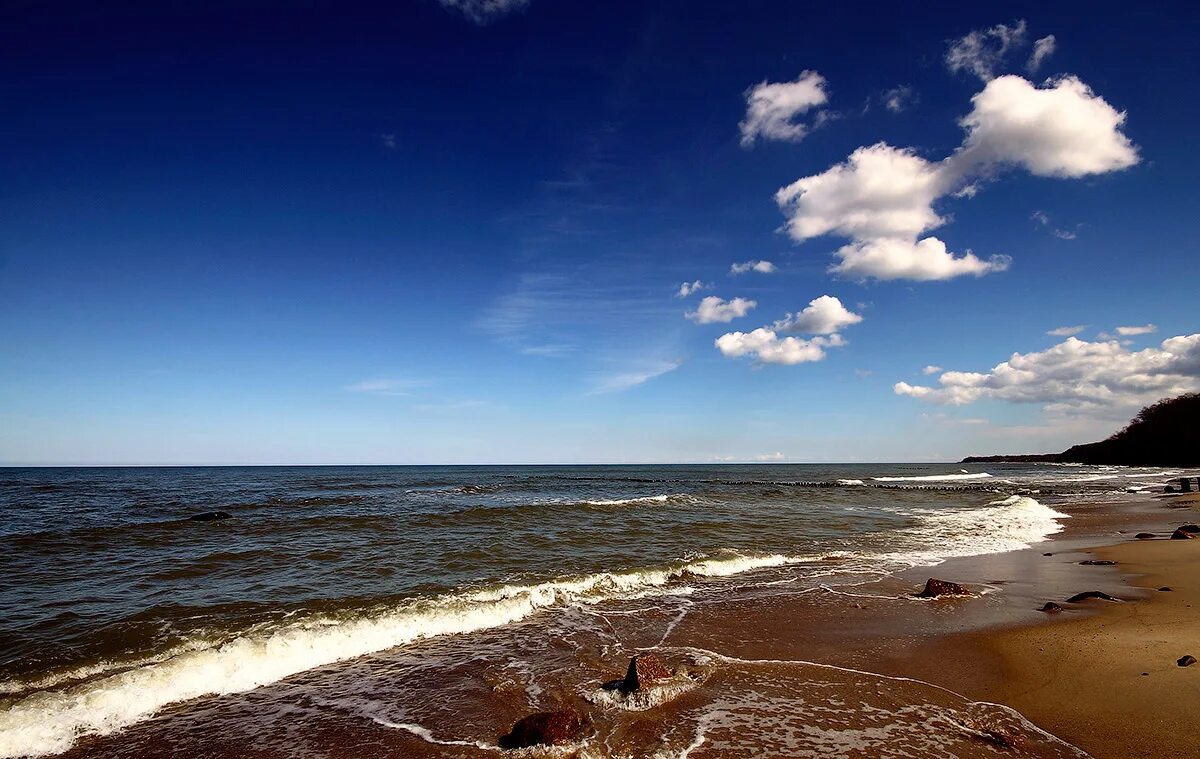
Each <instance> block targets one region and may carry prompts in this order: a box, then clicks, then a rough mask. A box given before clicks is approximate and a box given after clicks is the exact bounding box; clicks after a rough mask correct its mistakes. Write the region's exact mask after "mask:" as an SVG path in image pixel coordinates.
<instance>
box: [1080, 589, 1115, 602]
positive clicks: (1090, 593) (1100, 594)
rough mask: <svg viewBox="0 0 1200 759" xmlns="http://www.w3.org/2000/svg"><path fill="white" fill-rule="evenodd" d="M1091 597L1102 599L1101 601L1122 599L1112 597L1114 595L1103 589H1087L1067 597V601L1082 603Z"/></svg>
mask: <svg viewBox="0 0 1200 759" xmlns="http://www.w3.org/2000/svg"><path fill="white" fill-rule="evenodd" d="M1090 598H1098V599H1100V600H1101V601H1117V600H1120V599H1117V598H1113V597H1112V596H1110V595H1109V594H1107V593H1105V592H1104V591H1103V590H1085V591H1084V592H1082V593H1076V594H1075V595H1073V596H1071V597H1070V598H1068V599H1067V603H1069V604H1077V603H1080V602H1081V601H1087V600H1088V599H1090Z"/></svg>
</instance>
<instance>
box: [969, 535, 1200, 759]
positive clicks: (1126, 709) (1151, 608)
mask: <svg viewBox="0 0 1200 759" xmlns="http://www.w3.org/2000/svg"><path fill="white" fill-rule="evenodd" d="M1094 553H1095V555H1096V557H1097V558H1099V559H1108V560H1114V561H1118V562H1120V567H1121V569H1122V570H1123V571H1124V572H1126V573H1133V575H1134V576H1131V577H1129V579H1128V580H1127V584H1128V585H1129V586H1130V588H1131V589H1135V588H1136V589H1144V590H1145V591H1146V592H1147V593H1150V594H1151V595H1150V597H1148V598H1146V599H1145V600H1139V601H1134V602H1124V603H1111V602H1105V601H1089V602H1087V603H1088V604H1090V605H1099V606H1101V607H1102V610H1101V611H1100V613H1098V614H1095V615H1091V616H1083V617H1080V616H1078V615H1072V616H1071V617H1070V618H1067V619H1063V620H1062V621H1058V620H1056V621H1055V622H1054V623H1052V624H1047V625H1035V626H1026V627H1021V628H1017V629H1012V630H1003V631H1000V632H994V633H980V634H975V635H973V636H971V637H972V638H973V639H974V642H975V643H976V644H977V645H978V646H979V647H980V649H981V650H982V651H983V652H986V653H988V654H991V655H993V656H995V657H996V658H997V659H998V662H999V672H998V676H997V677H994V678H991V679H990V682H989V681H986V680H985V681H984V682H983V683H981V685H980V687H978V688H977V689H975V691H974V692H973V693H972V694H971V695H972V696H974V697H977V698H984V699H987V700H991V701H999V702H1001V703H1005V704H1008V705H1009V706H1012V707H1013V708H1015V709H1017V710H1018V711H1020V712H1021V713H1022V714H1024V715H1025V716H1026V717H1028V718H1030V719H1031V720H1033V721H1034V722H1035V723H1037V724H1038V725H1040V726H1041V727H1043V728H1045V729H1047V730H1049V731H1050V732H1052V733H1054V734H1055V735H1057V736H1059V737H1060V738H1063V739H1064V740H1066V741H1069V742H1070V743H1073V744H1074V745H1076V746H1079V747H1080V748H1083V749H1084V750H1086V751H1088V752H1089V753H1091V754H1092V755H1093V756H1095V757H1098V758H1102V757H1143V756H1144V757H1168V756H1170V757H1174V756H1179V757H1183V756H1190V757H1194V756H1197V755H1200V738H1198V737H1197V735H1196V733H1195V732H1194V728H1195V726H1196V724H1197V717H1196V709H1197V705H1200V665H1192V666H1191V667H1180V666H1178V665H1177V664H1176V660H1177V659H1179V658H1180V657H1182V656H1184V655H1187V654H1191V655H1194V656H1197V657H1200V540H1152V541H1136V542H1133V541H1130V542H1125V543H1122V544H1120V545H1116V546H1112V547H1108V548H1103V549H1098V550H1096V551H1095V552H1094ZM1164 586H1168V587H1170V588H1171V589H1172V590H1171V591H1170V592H1159V591H1157V590H1156V589H1157V588H1160V587H1164ZM1082 589H1083V588H1081V590H1082Z"/></svg>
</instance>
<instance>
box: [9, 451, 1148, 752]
mask: <svg viewBox="0 0 1200 759" xmlns="http://www.w3.org/2000/svg"><path fill="white" fill-rule="evenodd" d="M1171 474H1172V473H1171V472H1165V471H1161V470H1143V469H1113V468H1099V467H1050V466H1021V465H998V464H989V465H966V466H962V467H960V466H959V465H927V464H920V465H918V464H895V465H886V464H862V465H763V466H749V465H744V466H734V465H722V466H570V467H567V466H563V467H530V466H513V467H202V468H87V469H0V514H2V520H0V577H3V578H4V582H3V584H2V585H0V757H4V756H19V755H25V754H33V755H38V754H46V753H55V752H61V751H64V750H66V749H68V748H70V747H71V746H72V745H74V744H75V743H76V742H77V741H78V740H79V739H80V738H81V737H82V738H86V737H87V736H89V735H96V734H109V733H113V732H114V731H121V730H124V729H127V728H129V727H131V726H134V725H139V724H141V723H143V722H145V721H147V720H151V719H152V718H154V716H155V715H156V714H159V713H160V712H162V711H163V710H168V709H179V708H181V707H180V706H179V705H180V704H188V703H205V704H210V705H211V704H217V703H220V702H221V699H222V694H233V693H246V692H252V691H254V690H256V689H258V688H263V687H265V686H269V685H271V684H273V683H279V682H281V681H287V680H288V679H289V678H296V677H298V676H302V675H303V674H304V673H307V672H309V671H315V670H318V669H320V668H329V667H338V666H348V664H346V663H354V662H361V661H363V657H367V658H370V657H372V656H376V655H379V654H380V652H389V651H391V652H395V651H397V650H401V651H402V650H403V649H404V648H405V647H406V646H412V645H414V644H415V643H416V642H424V643H425V644H426V645H434V644H438V645H441V644H442V643H444V644H445V645H459V643H461V641H464V640H471V636H472V635H477V634H479V633H480V631H484V630H493V629H496V628H500V627H503V626H506V625H526V626H528V625H534V626H535V629H536V626H537V625H539V624H543V622H544V623H545V624H546V625H549V624H550V623H551V620H554V619H557V618H559V617H561V616H562V615H564V614H567V613H570V612H571V610H572V609H587V608H591V607H593V606H595V605H597V604H610V605H611V604H620V603H622V602H633V601H637V600H644V599H646V598H651V597H652V598H656V599H660V601H656V603H658V604H659V606H660V607H662V608H665V606H664V605H666V606H669V605H670V604H671V603H672V601H671V599H684V598H686V599H688V601H687V603H688V604H693V603H697V602H702V601H703V599H704V598H706V597H720V596H721V594H728V593H730V592H736V590H737V589H738V588H740V587H744V586H745V585H746V584H748V583H749V584H756V585H758V586H770V584H771V583H776V584H778V585H779V587H780V588H781V590H780V592H798V590H802V589H804V588H808V587H813V586H815V585H817V584H821V583H831V582H839V581H845V582H851V581H861V579H862V578H863V577H870V576H877V575H880V574H887V573H890V572H895V571H897V570H900V569H904V568H907V567H911V566H914V565H920V564H935V563H937V562H938V561H940V560H942V559H944V558H947V557H951V556H964V555H971V554H979V553H991V552H997V551H1005V550H1013V549H1016V548H1021V547H1024V546H1026V545H1029V544H1031V543H1033V542H1036V541H1038V540H1041V539H1044V538H1045V537H1047V536H1049V535H1051V534H1053V533H1054V532H1056V531H1057V530H1058V529H1060V525H1059V520H1060V519H1061V517H1062V516H1063V515H1061V514H1059V513H1057V512H1056V511H1054V509H1053V505H1054V503H1055V501H1056V499H1065V498H1075V499H1078V498H1086V497H1095V496H1110V495H1111V494H1113V493H1120V492H1124V491H1126V490H1127V489H1128V488H1131V487H1135V488H1136V487H1141V486H1151V485H1159V484H1161V483H1162V482H1163V481H1164V480H1165V479H1166V478H1167V477H1168V476H1170V475H1171ZM215 511H221V512H226V513H227V514H228V518H222V519H216V520H212V521H195V520H192V519H189V517H193V516H195V515H198V514H202V513H206V512H215ZM982 525H986V526H987V529H986V530H984V529H980V528H981V526H982ZM547 629H548V628H547ZM439 641H440V642H442V643H439ZM423 650H428V649H423ZM531 687H536V686H531ZM264 692H265V691H264ZM197 699H198V700H199V701H197Z"/></svg>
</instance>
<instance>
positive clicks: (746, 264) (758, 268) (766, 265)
mask: <svg viewBox="0 0 1200 759" xmlns="http://www.w3.org/2000/svg"><path fill="white" fill-rule="evenodd" d="M748 271H753V272H757V273H758V274H774V273H775V271H776V266H775V264H773V263H771V262H770V261H740V262H738V263H734V264H730V266H729V273H730V275H732V276H736V275H738V274H745V273H746V272H748Z"/></svg>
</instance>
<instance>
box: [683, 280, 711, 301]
mask: <svg viewBox="0 0 1200 759" xmlns="http://www.w3.org/2000/svg"><path fill="white" fill-rule="evenodd" d="M706 287H708V285H706V284H704V283H703V282H701V281H700V280H698V279H697V280H696V281H694V282H684V283H683V284H681V285H680V286H679V289H678V290H677V291H676V292H675V297H676V298H686V297H688V296H689V295H692V294H694V293H698V292H700V291H701V290H703V289H704V288H706Z"/></svg>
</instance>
